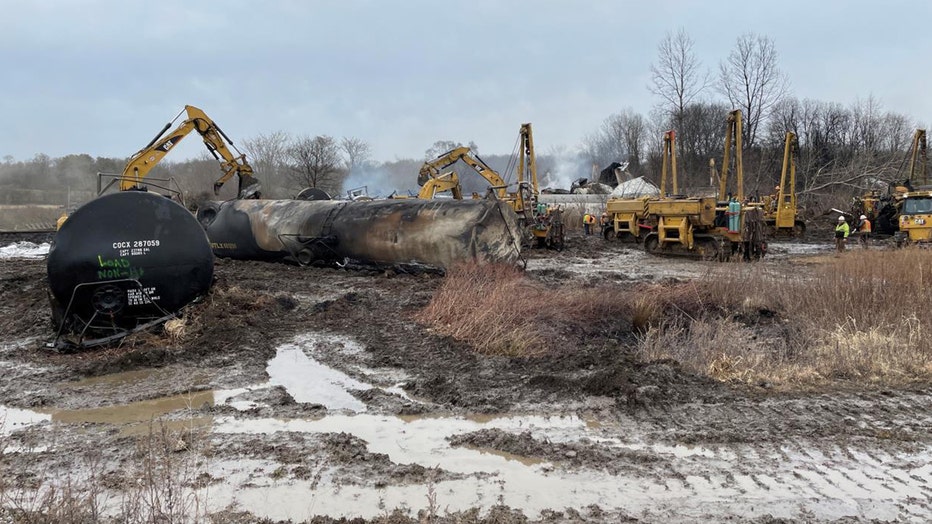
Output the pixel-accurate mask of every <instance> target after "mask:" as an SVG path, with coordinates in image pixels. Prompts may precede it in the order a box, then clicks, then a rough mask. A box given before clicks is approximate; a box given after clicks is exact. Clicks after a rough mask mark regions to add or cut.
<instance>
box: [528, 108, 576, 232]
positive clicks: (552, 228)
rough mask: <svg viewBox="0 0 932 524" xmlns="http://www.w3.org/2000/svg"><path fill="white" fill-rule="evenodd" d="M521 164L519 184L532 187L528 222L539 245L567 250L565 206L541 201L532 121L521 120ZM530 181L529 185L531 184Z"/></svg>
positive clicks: (529, 228) (529, 229)
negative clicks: (564, 222) (564, 219)
mask: <svg viewBox="0 0 932 524" xmlns="http://www.w3.org/2000/svg"><path fill="white" fill-rule="evenodd" d="M518 135H519V137H518V138H519V145H518V147H519V153H518V164H517V169H516V172H517V178H518V187H519V188H525V187H528V188H529V189H530V193H531V199H530V200H531V209H530V210H529V211H530V212H529V213H525V217H524V220H525V226H526V227H527V229H528V231H529V232H530V234H531V238H532V239H533V241H534V243H536V244H537V247H548V248H551V249H557V250H563V247H564V246H565V237H566V231H565V229H564V224H563V210H562V209H560V207H559V206H548V205H547V204H544V203H541V202H538V201H537V199H538V197H539V196H540V186H539V184H538V180H537V156H536V155H535V154H534V134H533V132H532V131H531V124H530V123H527V124H521V129H520V131H519V133H518ZM528 184H529V185H528Z"/></svg>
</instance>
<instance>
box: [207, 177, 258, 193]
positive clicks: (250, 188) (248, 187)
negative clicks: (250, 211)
mask: <svg viewBox="0 0 932 524" xmlns="http://www.w3.org/2000/svg"><path fill="white" fill-rule="evenodd" d="M214 189H217V188H216V187H215V188H214ZM239 198H241V199H248V198H262V184H260V183H259V179H258V178H256V177H254V176H252V175H246V174H240V176H239Z"/></svg>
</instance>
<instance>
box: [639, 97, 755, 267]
mask: <svg viewBox="0 0 932 524" xmlns="http://www.w3.org/2000/svg"><path fill="white" fill-rule="evenodd" d="M741 133H742V119H741V111H740V110H735V111H732V112H731V113H729V115H728V120H727V129H726V133H725V151H724V156H723V160H722V171H721V177H720V183H719V195H718V200H717V201H716V199H715V198H713V197H679V196H676V195H674V196H673V197H666V196H662V197H661V198H658V199H649V200H647V215H648V216H647V219H646V220H647V221H648V222H649V223H651V224H654V225H653V227H652V230H651V231H650V232H649V233H648V234H647V235H646V236H645V237H644V250H645V251H647V252H648V253H650V254H654V255H675V256H687V257H691V258H699V259H705V260H725V259H728V258H730V257H732V256H735V255H742V256H743V258H744V259H745V260H750V259H758V258H760V257H762V256H764V253H766V250H767V244H766V242H764V239H763V223H764V219H763V211H762V210H761V208H760V207H753V206H747V205H743V202H744V166H743V164H742V156H741V149H742V144H741ZM732 146H734V151H735V152H734V164H735V182H736V185H737V188H736V191H735V193H731V192H730V191H729V187H728V178H729V177H728V172H729V169H730V167H731V150H732Z"/></svg>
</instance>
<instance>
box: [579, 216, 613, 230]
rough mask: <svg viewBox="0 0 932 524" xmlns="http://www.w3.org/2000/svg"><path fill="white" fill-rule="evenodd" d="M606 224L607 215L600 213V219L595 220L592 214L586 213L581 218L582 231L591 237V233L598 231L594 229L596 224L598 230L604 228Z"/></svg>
mask: <svg viewBox="0 0 932 524" xmlns="http://www.w3.org/2000/svg"><path fill="white" fill-rule="evenodd" d="M607 223H608V213H607V212H606V213H602V217H601V218H596V215H595V214H594V213H586V214H584V215H583V217H582V224H583V231H584V232H585V233H586V235H591V234H592V233H594V232H596V231H598V229H596V224H598V226H599V228H600V229H601V227H604V226H605V224H607Z"/></svg>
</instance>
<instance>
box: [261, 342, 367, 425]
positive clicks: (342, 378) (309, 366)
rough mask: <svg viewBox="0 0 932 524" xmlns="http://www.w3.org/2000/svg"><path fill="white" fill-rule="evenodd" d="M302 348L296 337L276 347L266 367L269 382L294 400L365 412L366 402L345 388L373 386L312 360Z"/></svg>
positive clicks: (358, 388) (362, 388) (354, 388)
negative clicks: (279, 387) (281, 388)
mask: <svg viewBox="0 0 932 524" xmlns="http://www.w3.org/2000/svg"><path fill="white" fill-rule="evenodd" d="M304 347H305V346H304V345H303V344H302V343H301V341H299V340H296V341H295V342H294V343H289V344H285V345H283V346H280V347H279V348H278V352H277V353H276V355H275V358H273V359H272V360H270V361H269V364H268V366H267V367H266V372H267V373H268V374H269V384H270V385H273V386H282V387H284V388H285V390H286V391H287V392H288V394H289V395H291V396H292V398H294V400H295V402H301V403H308V404H321V405H323V406H325V407H326V408H327V409H332V410H348V411H352V412H356V413H360V412H363V411H365V410H366V405H365V403H363V402H362V401H360V400H359V399H357V398H356V397H354V396H353V395H352V394H350V393H349V391H348V390H363V391H364V390H367V389H371V388H372V386H371V385H369V384H365V383H363V382H360V381H358V380H356V379H354V378H352V377H350V376H349V375H347V374H345V373H343V372H340V371H337V370H335V369H333V368H330V367H328V366H325V365H323V364H321V363H320V362H318V361H316V360H314V359H313V358H311V357H309V356H308V355H307V354H306V353H305V350H304Z"/></svg>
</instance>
